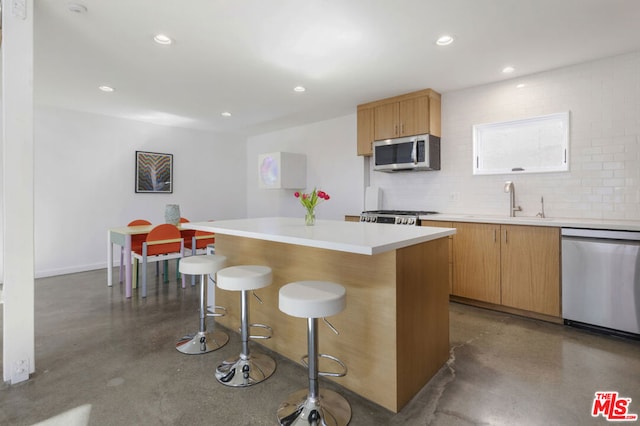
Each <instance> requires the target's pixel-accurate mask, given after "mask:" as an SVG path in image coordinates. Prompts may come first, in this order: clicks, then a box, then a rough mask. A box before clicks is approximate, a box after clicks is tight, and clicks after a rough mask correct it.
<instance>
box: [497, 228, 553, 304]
mask: <svg viewBox="0 0 640 426" xmlns="http://www.w3.org/2000/svg"><path fill="white" fill-rule="evenodd" d="M501 272H502V304H503V305H505V306H511V307H514V308H519V309H525V310H527V311H533V312H538V313H542V314H547V315H553V316H560V230H559V229H558V228H547V227H538V226H515V225H502V262H501Z"/></svg>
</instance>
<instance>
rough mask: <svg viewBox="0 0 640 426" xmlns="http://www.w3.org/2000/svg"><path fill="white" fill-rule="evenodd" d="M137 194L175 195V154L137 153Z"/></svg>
mask: <svg viewBox="0 0 640 426" xmlns="http://www.w3.org/2000/svg"><path fill="white" fill-rule="evenodd" d="M136 192H151V193H160V194H171V193H173V154H161V153H158V152H146V151H136Z"/></svg>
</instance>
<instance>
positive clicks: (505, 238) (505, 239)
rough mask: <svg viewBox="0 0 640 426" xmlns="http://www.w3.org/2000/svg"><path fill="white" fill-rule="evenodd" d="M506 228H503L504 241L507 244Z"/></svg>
mask: <svg viewBox="0 0 640 426" xmlns="http://www.w3.org/2000/svg"><path fill="white" fill-rule="evenodd" d="M507 232H508V231H507V230H506V229H505V230H504V243H505V244H507V243H508V242H509V239H508V238H507Z"/></svg>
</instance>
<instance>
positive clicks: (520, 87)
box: [516, 83, 526, 89]
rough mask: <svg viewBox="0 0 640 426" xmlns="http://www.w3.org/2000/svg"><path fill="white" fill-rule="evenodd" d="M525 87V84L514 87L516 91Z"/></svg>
mask: <svg viewBox="0 0 640 426" xmlns="http://www.w3.org/2000/svg"><path fill="white" fill-rule="evenodd" d="M525 86H526V84H524V83H520V84H518V85H516V89H522V88H523V87H525Z"/></svg>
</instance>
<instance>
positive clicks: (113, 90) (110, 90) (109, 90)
mask: <svg viewBox="0 0 640 426" xmlns="http://www.w3.org/2000/svg"><path fill="white" fill-rule="evenodd" d="M98 89H100V90H102V91H103V92H109V93H110V92H115V90H116V89H114V88H113V87H111V86H98Z"/></svg>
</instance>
